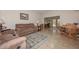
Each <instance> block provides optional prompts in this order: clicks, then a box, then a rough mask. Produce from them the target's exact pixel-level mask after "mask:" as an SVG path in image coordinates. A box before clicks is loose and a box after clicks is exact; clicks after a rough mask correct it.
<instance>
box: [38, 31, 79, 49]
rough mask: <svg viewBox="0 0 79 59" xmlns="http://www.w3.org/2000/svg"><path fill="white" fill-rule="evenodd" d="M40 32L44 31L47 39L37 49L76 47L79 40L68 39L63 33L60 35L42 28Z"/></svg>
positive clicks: (78, 46)
mask: <svg viewBox="0 0 79 59" xmlns="http://www.w3.org/2000/svg"><path fill="white" fill-rule="evenodd" d="M41 33H44V34H45V35H47V36H48V41H47V42H44V44H42V45H41V46H40V47H39V49H78V48H79V40H78V39H77V40H73V39H69V38H67V37H66V36H64V35H60V33H59V32H53V31H50V30H43V31H41Z"/></svg>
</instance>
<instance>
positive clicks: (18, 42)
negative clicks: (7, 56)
mask: <svg viewBox="0 0 79 59" xmlns="http://www.w3.org/2000/svg"><path fill="white" fill-rule="evenodd" d="M18 48H26V37H18V36H17V35H16V36H13V35H12V34H1V33H0V49H18Z"/></svg>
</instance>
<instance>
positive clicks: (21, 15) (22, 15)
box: [20, 13, 29, 20]
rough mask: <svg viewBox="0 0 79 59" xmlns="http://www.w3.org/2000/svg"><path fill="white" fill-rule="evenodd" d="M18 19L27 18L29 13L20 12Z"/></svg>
mask: <svg viewBox="0 0 79 59" xmlns="http://www.w3.org/2000/svg"><path fill="white" fill-rule="evenodd" d="M20 19H21V20H29V14H26V13H20Z"/></svg>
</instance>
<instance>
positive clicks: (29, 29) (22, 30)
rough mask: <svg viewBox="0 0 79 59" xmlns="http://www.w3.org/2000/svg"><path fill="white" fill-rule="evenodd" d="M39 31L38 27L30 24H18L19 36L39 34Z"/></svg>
mask: <svg viewBox="0 0 79 59" xmlns="http://www.w3.org/2000/svg"><path fill="white" fill-rule="evenodd" d="M37 31H38V29H37V27H36V26H35V25H34V24H32V23H30V24H16V32H17V33H18V35H19V36H25V35H28V34H30V33H34V32H37Z"/></svg>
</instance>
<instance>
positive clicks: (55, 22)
mask: <svg viewBox="0 0 79 59" xmlns="http://www.w3.org/2000/svg"><path fill="white" fill-rule="evenodd" d="M59 19H60V16H53V17H45V18H44V29H48V30H52V31H53V32H57V31H58V28H59V26H60V22H59Z"/></svg>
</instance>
